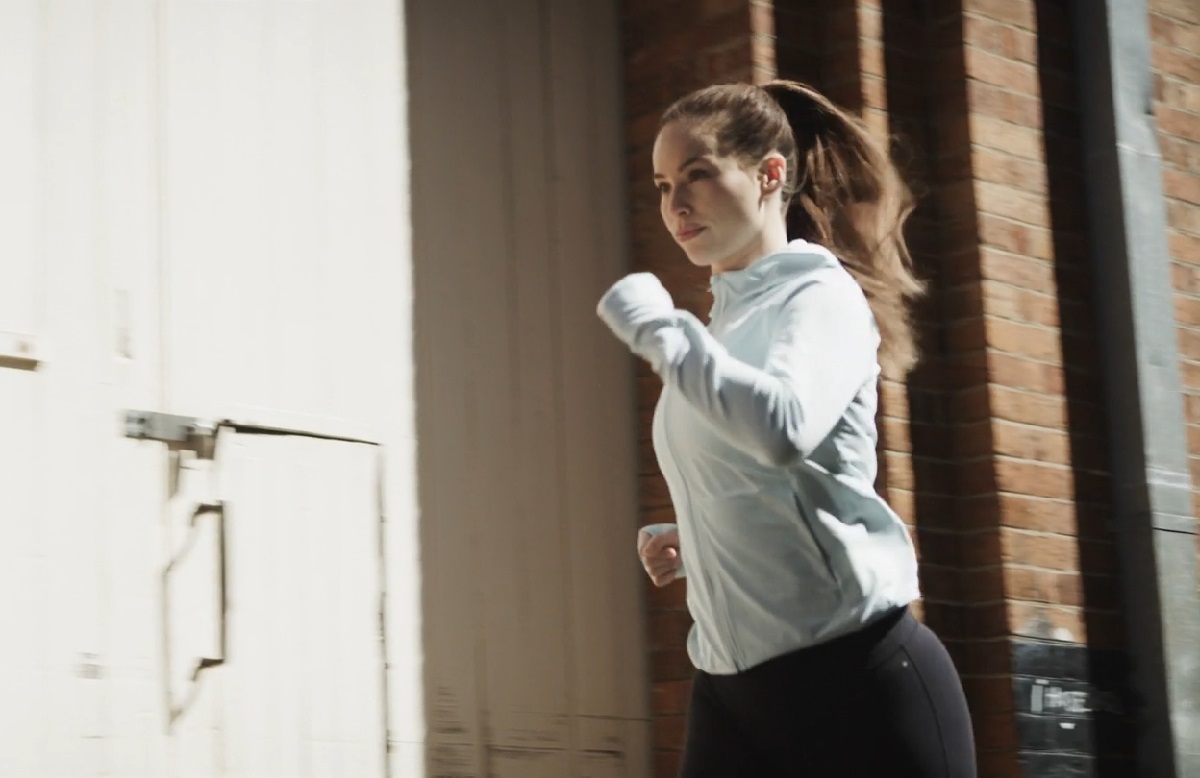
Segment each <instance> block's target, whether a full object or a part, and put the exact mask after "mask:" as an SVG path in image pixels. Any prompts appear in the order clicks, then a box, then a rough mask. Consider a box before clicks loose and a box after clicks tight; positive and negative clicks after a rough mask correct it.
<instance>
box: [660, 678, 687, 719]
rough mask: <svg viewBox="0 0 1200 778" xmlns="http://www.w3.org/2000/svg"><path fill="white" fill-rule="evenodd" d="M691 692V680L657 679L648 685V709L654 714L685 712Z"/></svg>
mask: <svg viewBox="0 0 1200 778" xmlns="http://www.w3.org/2000/svg"><path fill="white" fill-rule="evenodd" d="M691 694H692V682H691V680H690V679H689V680H685V681H659V682H656V683H653V684H651V685H650V709H651V710H652V711H653V712H654V713H655V714H656V715H661V714H664V713H667V714H670V713H686V712H687V707H688V700H689V699H690V698H691Z"/></svg>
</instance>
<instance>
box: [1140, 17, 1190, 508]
mask: <svg viewBox="0 0 1200 778" xmlns="http://www.w3.org/2000/svg"><path fill="white" fill-rule="evenodd" d="M1149 6H1150V32H1151V36H1152V38H1153V51H1152V54H1151V61H1152V63H1153V68H1154V96H1155V103H1154V115H1155V119H1156V120H1157V122H1158V130H1159V132H1158V142H1159V148H1160V150H1161V151H1162V164H1163V193H1164V195H1165V196H1166V204H1167V223H1168V236H1169V241H1170V251H1171V261H1172V267H1171V276H1172V280H1173V281H1174V286H1175V320H1176V323H1177V324H1178V328H1179V329H1178V335H1179V357H1180V365H1179V367H1180V371H1179V372H1180V378H1181V380H1182V383H1183V386H1184V404H1185V405H1184V407H1185V411H1186V416H1187V424H1188V451H1189V454H1190V465H1191V475H1192V484H1193V489H1195V490H1196V491H1195V493H1194V498H1193V503H1194V505H1195V506H1196V507H1195V508H1194V509H1193V510H1195V511H1196V512H1197V513H1198V514H1200V488H1198V487H1200V6H1198V5H1197V4H1196V3H1194V2H1192V3H1189V2H1187V0H1151V2H1150V3H1149Z"/></svg>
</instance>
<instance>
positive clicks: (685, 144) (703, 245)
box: [653, 121, 787, 273]
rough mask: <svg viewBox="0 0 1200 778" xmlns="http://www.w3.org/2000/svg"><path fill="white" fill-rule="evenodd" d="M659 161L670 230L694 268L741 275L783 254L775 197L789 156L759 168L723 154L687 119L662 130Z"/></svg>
mask: <svg viewBox="0 0 1200 778" xmlns="http://www.w3.org/2000/svg"><path fill="white" fill-rule="evenodd" d="M653 156H654V182H655V184H656V185H657V186H658V191H659V194H660V196H661V207H660V211H661V213H662V220H663V224H664V225H666V228H667V230H668V231H669V232H670V233H671V235H672V236H673V237H674V238H675V242H676V243H678V244H679V245H680V247H681V248H683V251H684V253H686V254H687V257H688V259H689V260H691V261H692V263H693V264H696V265H698V266H700V267H708V268H711V269H712V271H713V272H714V273H720V272H724V271H727V270H738V269H741V268H743V267H745V266H746V265H748V264H749V263H750V262H752V261H753V260H755V259H757V258H758V257H760V256H763V255H764V254H766V253H769V251H771V250H775V249H776V248H778V247H777V246H774V245H768V244H770V243H771V242H772V241H774V242H778V237H779V234H782V235H783V242H784V243H786V242H787V239H786V230H785V229H784V228H783V215H782V210H781V205H780V199H779V197H778V196H772V194H773V193H776V192H778V189H779V185H778V182H779V181H781V180H782V178H781V177H780V176H781V175H782V163H783V158H782V157H778V159H774V158H771V157H769V158H768V160H765V161H764V164H763V166H761V169H759V168H752V167H749V166H747V165H745V164H743V163H742V162H741V161H740V160H738V159H735V158H733V157H723V156H719V155H718V154H717V149H716V142H715V140H714V139H712V138H710V137H708V136H707V134H705V133H699V132H696V131H694V130H693V129H692V128H691V126H690V125H689V123H688V122H684V121H675V122H670V123H669V124H667V125H666V126H665V127H663V128H662V131H661V132H659V134H658V139H657V140H656V141H655V143H654V155H653ZM773 177H774V178H773ZM781 231H782V232H781Z"/></svg>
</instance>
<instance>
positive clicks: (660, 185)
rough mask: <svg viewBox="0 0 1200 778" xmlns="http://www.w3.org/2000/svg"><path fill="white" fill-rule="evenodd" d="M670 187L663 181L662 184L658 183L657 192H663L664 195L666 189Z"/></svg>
mask: <svg viewBox="0 0 1200 778" xmlns="http://www.w3.org/2000/svg"><path fill="white" fill-rule="evenodd" d="M670 188H671V187H670V185H668V184H665V183H663V184H659V185H658V193H659V194H664V195H665V194H666V193H667V191H668V190H669V189H670Z"/></svg>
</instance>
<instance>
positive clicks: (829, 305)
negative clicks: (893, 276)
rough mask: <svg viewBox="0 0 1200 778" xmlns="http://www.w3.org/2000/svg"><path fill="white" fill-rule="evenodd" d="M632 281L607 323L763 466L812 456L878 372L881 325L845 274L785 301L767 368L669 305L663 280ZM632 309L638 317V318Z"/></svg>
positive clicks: (806, 285)
mask: <svg viewBox="0 0 1200 778" xmlns="http://www.w3.org/2000/svg"><path fill="white" fill-rule="evenodd" d="M629 278H632V277H629ZM629 278H626V279H623V281H621V282H618V283H617V284H616V285H615V286H614V287H613V288H612V289H611V290H610V291H609V293H608V294H607V295H606V296H605V299H604V300H602V301H601V306H600V312H601V317H602V318H604V319H605V321H606V322H608V323H609V326H610V327H612V328H613V330H614V332H616V333H617V334H618V336H619V337H622V339H623V340H625V341H626V343H627V344H628V345H630V347H631V348H632V349H633V350H634V352H635V353H637V354H639V355H640V356H642V357H643V358H645V359H646V360H647V361H648V362H649V363H650V365H651V367H652V368H653V369H654V371H655V372H656V373H657V374H658V375H659V376H660V377H661V378H662V380H663V381H664V383H667V384H669V385H671V386H672V387H673V388H674V389H676V390H677V391H678V392H679V393H680V394H681V395H682V396H683V397H684V398H685V399H686V400H687V401H688V402H689V403H691V404H692V405H693V406H694V407H696V408H697V409H699V410H700V411H701V412H703V414H704V416H705V417H706V418H707V419H708V420H709V421H710V423H712V425H713V426H714V427H715V428H716V429H717V430H718V432H719V433H720V434H722V435H723V436H724V437H725V438H726V439H728V440H729V441H730V442H731V443H733V444H734V445H736V446H737V447H739V448H741V449H742V450H744V451H746V452H747V453H749V454H750V455H751V456H753V457H754V458H755V459H756V460H758V461H759V462H762V463H763V464H767V465H774V466H784V465H788V464H791V463H793V462H794V461H796V460H797V459H799V458H804V457H807V456H808V455H809V454H811V453H812V451H813V450H814V449H815V448H816V447H817V446H818V445H819V444H820V443H821V441H822V440H824V439H825V437H826V436H828V434H829V433H830V431H831V430H832V429H833V427H834V425H835V424H836V423H837V421H838V419H839V418H841V416H842V415H843V414H844V413H845V411H846V408H847V407H849V405H850V403H851V401H852V400H853V399H854V396H855V395H856V394H857V393H858V391H859V390H860V389H861V388H862V386H863V385H864V384H865V383H866V382H867V381H869V380H873V379H874V378H875V377H876V375H877V371H878V361H877V352H878V348H879V334H878V330H877V328H876V326H875V320H874V318H873V316H872V315H871V310H870V307H869V306H868V305H867V301H866V298H865V297H864V296H863V293H862V290H861V289H860V288H859V286H858V284H857V283H856V282H855V281H854V279H853V278H851V277H850V276H849V275H847V274H846V273H845V272H844V271H841V270H840V269H838V270H831V271H830V272H819V273H814V274H812V276H810V277H809V278H806V279H804V280H803V281H802V282H801V284H800V285H799V286H798V288H797V289H796V290H795V291H794V292H793V293H792V294H791V295H790V296H789V297H788V299H787V300H786V301H785V302H784V303H783V305H782V307H781V309H780V311H779V313H778V315H777V320H776V324H775V326H774V329H773V331H772V334H771V343H770V346H769V350H768V354H767V360H766V364H765V366H764V367H763V368H761V369H760V368H757V367H754V366H751V365H749V364H747V363H745V362H743V361H741V360H739V359H737V358H736V357H734V356H732V355H731V354H730V353H729V352H728V351H727V350H726V349H725V347H724V346H722V345H721V344H720V343H718V342H717V340H716V339H715V338H714V337H713V336H712V334H711V333H709V331H708V330H707V329H706V328H705V327H704V325H703V324H702V323H701V322H700V321H699V320H698V319H697V318H696V317H695V316H693V315H691V314H690V313H688V312H686V311H680V310H676V309H675V308H674V305H673V304H671V305H669V306H667V305H664V304H663V302H662V296H661V295H662V294H665V290H663V291H662V292H661V293H660V292H659V291H657V290H653V289H652V288H651V287H652V286H654V284H656V283H657V281H656V280H655V282H654V283H647V282H646V280H645V279H643V280H642V281H640V282H638V283H629V284H625V282H626V281H629ZM623 284H625V286H622V285H623ZM658 288H659V289H661V285H658ZM668 299H669V296H668ZM629 312H636V314H635V315H634V316H633V319H632V320H631V319H630V318H627V317H625V316H624V314H626V313H629ZM631 325H632V326H631Z"/></svg>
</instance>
